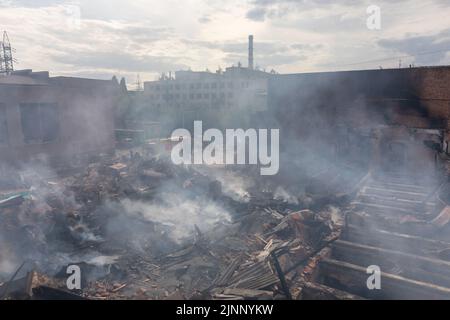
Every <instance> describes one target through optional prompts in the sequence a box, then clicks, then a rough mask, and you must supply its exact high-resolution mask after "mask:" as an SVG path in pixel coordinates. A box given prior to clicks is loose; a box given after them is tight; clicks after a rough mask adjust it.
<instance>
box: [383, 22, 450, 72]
mask: <svg viewBox="0 0 450 320" xmlns="http://www.w3.org/2000/svg"><path fill="white" fill-rule="evenodd" d="M378 45H380V46H381V47H383V48H386V49H389V50H392V51H394V52H396V53H401V54H406V55H410V56H412V57H413V59H414V60H413V62H414V63H416V64H437V63H441V62H444V58H446V56H447V54H449V53H450V28H449V29H447V30H444V31H442V32H440V33H437V34H434V35H426V36H420V35H418V36H407V37H405V38H401V39H382V40H380V41H378Z"/></svg>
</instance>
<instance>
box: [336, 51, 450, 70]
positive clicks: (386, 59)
mask: <svg viewBox="0 0 450 320" xmlns="http://www.w3.org/2000/svg"><path fill="white" fill-rule="evenodd" d="M448 51H450V48H449V49H444V50H435V51H428V52H420V53H416V54H409V55H403V56H397V57H390V58H383V59H375V60H366V61H361V62H354V63H348V64H343V65H340V66H338V67H347V66H354V65H360V64H366V63H373V62H383V61H391V60H399V59H404V58H411V57H417V56H424V55H429V54H435V53H441V52H448Z"/></svg>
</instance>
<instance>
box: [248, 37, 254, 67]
mask: <svg viewBox="0 0 450 320" xmlns="http://www.w3.org/2000/svg"><path fill="white" fill-rule="evenodd" d="M248 68H249V69H251V70H253V68H254V60H253V36H252V35H250V36H248Z"/></svg>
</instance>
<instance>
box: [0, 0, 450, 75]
mask: <svg viewBox="0 0 450 320" xmlns="http://www.w3.org/2000/svg"><path fill="white" fill-rule="evenodd" d="M376 2H377V3H378V4H380V6H381V7H382V30H380V31H376V32H374V31H370V30H368V29H367V28H366V25H365V20H366V18H367V14H366V8H367V5H368V4H370V3H372V1H371V0H361V1H359V0H343V1H331V0H228V1H222V0H188V1H175V0H167V1H163V0H134V1H128V2H127V1H123V0H67V1H63V0H41V1H35V0H16V1H9V0H0V6H1V9H0V21H2V26H1V27H2V29H6V30H7V31H8V34H9V36H10V39H11V42H12V45H13V47H15V49H16V52H15V57H16V59H18V60H19V63H18V64H17V67H18V68H33V69H38V70H49V71H51V72H52V74H53V75H72V76H76V75H80V76H85V75H91V76H93V77H95V76H101V77H102V78H104V77H109V76H111V75H112V74H117V75H118V76H127V77H129V78H130V79H128V81H132V80H134V78H135V77H136V73H138V72H139V73H141V78H142V79H143V80H147V79H154V78H155V77H156V75H157V74H158V73H160V72H164V71H165V72H167V71H176V70H177V69H187V68H189V67H190V68H191V69H193V70H205V69H206V68H209V69H210V70H215V68H217V67H218V66H222V67H226V66H228V65H229V64H237V63H238V61H241V62H242V63H243V64H246V61H247V49H248V48H247V46H248V44H247V36H248V34H254V36H255V62H256V64H258V65H259V66H261V67H262V68H268V69H269V68H274V69H276V70H277V71H279V72H282V73H293V72H305V71H308V72H309V71H329V70H334V69H335V68H337V67H338V66H340V65H345V64H349V63H354V62H360V61H370V60H375V59H379V58H385V57H392V56H398V55H410V54H416V53H417V52H418V51H420V52H422V51H433V50H438V49H441V48H442V49H443V50H444V49H445V48H446V46H448V45H449V43H448V41H449V38H450V37H449V33H450V32H449V31H448V30H450V21H449V20H448V19H446V18H447V17H446V15H447V14H446V12H447V10H446V9H448V8H449V3H448V1H447V0H420V1H419V0H397V1H387V0H377V1H376ZM70 5H71V6H73V5H75V6H78V8H79V14H80V15H79V19H78V18H77V15H76V14H75V15H74V14H71V13H70V12H68V10H67V8H68V7H69V6H70ZM69 11H70V10H69ZM77 19H78V20H77ZM74 20H75V21H74ZM18 21H20V23H18ZM0 31H2V30H0ZM445 62H446V53H445V52H442V53H436V54H434V55H423V56H419V57H417V59H416V63H420V64H428V63H429V64H434V63H445ZM389 63H390V62H389ZM392 63H395V64H398V59H396V61H393V62H392ZM405 63H406V62H405ZM408 63H409V62H408ZM378 65H379V63H376V64H373V63H368V64H358V65H356V66H352V67H351V68H374V67H375V68H377V67H378ZM383 66H385V67H387V65H384V63H383Z"/></svg>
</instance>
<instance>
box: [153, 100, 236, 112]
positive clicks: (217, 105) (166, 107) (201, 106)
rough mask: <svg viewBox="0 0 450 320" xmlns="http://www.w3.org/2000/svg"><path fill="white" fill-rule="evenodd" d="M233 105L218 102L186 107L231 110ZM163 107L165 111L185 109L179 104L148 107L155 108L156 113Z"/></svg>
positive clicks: (158, 104)
mask: <svg viewBox="0 0 450 320" xmlns="http://www.w3.org/2000/svg"><path fill="white" fill-rule="evenodd" d="M233 105H234V104H233V103H231V102H228V103H225V102H219V103H213V104H209V103H201V104H197V105H195V106H194V105H191V106H188V107H189V108H211V109H220V108H224V107H228V108H231V107H233ZM163 106H164V108H165V109H171V108H172V107H175V108H178V109H181V108H182V107H185V106H183V105H181V104H179V103H172V104H164V105H161V104H160V103H157V104H151V105H150V107H151V108H156V110H157V111H161V110H162V109H163Z"/></svg>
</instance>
